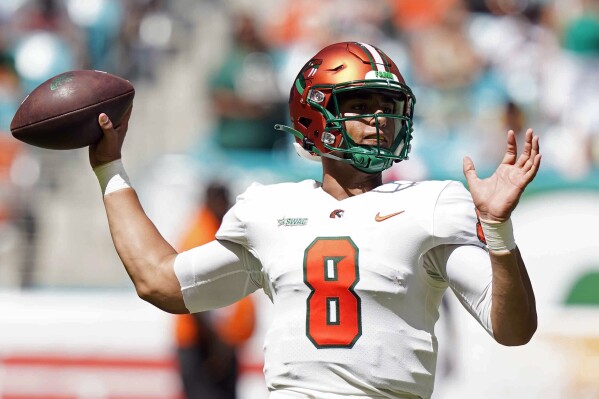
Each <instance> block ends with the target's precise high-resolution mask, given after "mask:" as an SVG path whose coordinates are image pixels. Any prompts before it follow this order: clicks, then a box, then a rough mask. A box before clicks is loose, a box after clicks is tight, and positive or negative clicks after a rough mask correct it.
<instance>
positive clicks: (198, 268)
mask: <svg viewBox="0 0 599 399" xmlns="http://www.w3.org/2000/svg"><path fill="white" fill-rule="evenodd" d="M476 225H477V218H476V213H475V208H474V205H473V203H472V199H471V196H470V194H469V192H468V191H467V190H466V189H465V188H464V186H463V185H462V184H461V183H458V182H452V181H428V182H422V183H414V182H392V183H387V184H385V185H383V186H380V187H378V188H377V189H375V190H373V191H370V192H367V193H364V194H360V195H357V196H353V197H350V198H347V199H345V200H342V201H338V200H336V199H334V198H333V197H331V196H330V195H329V194H327V193H326V192H324V191H323V190H322V188H321V184H320V183H319V182H316V181H313V180H306V181H303V182H300V183H282V184H275V185H268V186H262V185H258V184H254V185H252V186H251V187H250V188H249V189H248V190H247V191H246V192H245V193H244V194H242V195H240V196H239V197H238V199H237V202H236V204H235V206H234V207H233V208H232V209H231V210H230V211H229V212H228V213H227V215H226V216H225V218H224V220H223V224H222V226H221V228H220V230H219V231H218V233H217V239H218V240H219V243H218V244H217V243H212V244H209V245H208V247H207V248H204V249H202V248H201V247H200V248H198V249H196V250H191V251H188V253H183V254H181V255H179V256H178V258H177V261H176V263H175V271H176V272H177V276H178V277H179V280H180V282H181V286H182V291H183V294H184V298H185V302H186V305H187V307H188V309H189V310H190V311H192V312H193V311H200V310H204V309H206V308H209V307H214V306H224V305H226V304H228V303H230V302H233V301H235V300H236V299H238V298H240V297H242V296H244V295H247V294H249V293H251V292H253V291H255V290H256V289H259V288H262V289H263V290H264V292H265V293H266V294H267V295H268V296H269V297H270V299H271V300H272V302H273V304H274V315H273V318H272V320H273V322H272V325H271V326H270V327H269V329H268V332H267V334H266V337H265V342H264V357H265V363H264V373H265V377H266V383H267V385H268V388H269V390H271V391H272V394H271V398H272V399H278V398H341V397H344V398H347V397H350V398H353V397H356V398H415V397H421V398H429V397H430V396H431V394H432V388H433V382H434V374H435V367H436V355H437V340H436V338H435V335H434V325H435V322H436V321H437V319H438V317H439V310H438V309H439V305H440V302H441V298H442V296H443V293H444V291H445V289H446V288H447V287H448V286H449V287H451V288H452V289H453V290H454V292H456V294H457V296H458V298H459V299H460V301H461V302H462V303H463V304H464V305H465V306H466V308H467V309H468V311H469V312H470V313H472V314H473V315H474V316H475V317H476V318H477V320H478V321H479V322H480V323H481V324H482V325H483V327H485V328H486V329H487V331H489V332H490V333H492V332H491V323H490V303H491V300H490V290H491V268H490V261H489V258H488V256H487V253H486V251H485V250H484V249H483V248H484V245H483V244H482V243H481V241H480V240H479V239H478V238H477V234H476V232H477V227H476ZM216 245H220V246H223V245H224V246H225V247H226V248H227V250H228V251H230V253H231V254H233V255H231V259H229V260H226V259H224V258H226V256H220V255H217V254H219V253H221V252H220V251H221V250H219V249H217V248H215V246H216ZM209 248H212V249H209ZM211 251H212V252H211ZM212 255H214V256H212ZM215 257H219V258H223V259H222V260H220V261H214V260H213V258H215ZM205 265H208V266H205ZM215 297H216V298H215Z"/></svg>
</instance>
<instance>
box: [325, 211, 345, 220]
mask: <svg viewBox="0 0 599 399" xmlns="http://www.w3.org/2000/svg"><path fill="white" fill-rule="evenodd" d="M344 213H345V211H344V210H343V209H335V210H334V211H333V212H331V214H330V215H329V217H330V218H331V219H335V218H341V217H343V214H344Z"/></svg>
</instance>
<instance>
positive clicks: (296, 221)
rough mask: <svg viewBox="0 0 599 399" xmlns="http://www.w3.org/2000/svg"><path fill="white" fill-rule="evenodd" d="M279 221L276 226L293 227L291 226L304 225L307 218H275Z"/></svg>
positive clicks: (306, 222)
mask: <svg viewBox="0 0 599 399" xmlns="http://www.w3.org/2000/svg"><path fill="white" fill-rule="evenodd" d="M277 222H278V223H279V226H278V227H281V226H283V227H293V226H305V225H307V224H308V218H286V217H283V218H281V219H277Z"/></svg>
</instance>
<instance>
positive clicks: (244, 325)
mask: <svg viewBox="0 0 599 399" xmlns="http://www.w3.org/2000/svg"><path fill="white" fill-rule="evenodd" d="M229 207H230V201H229V189H228V188H227V186H226V185H224V184H221V183H218V182H211V183H210V184H208V186H207V187H206V190H205V195H204V203H203V205H202V206H201V207H200V208H199V209H198V210H197V212H196V214H195V215H194V216H193V217H192V218H191V221H190V222H191V223H190V225H189V226H188V229H187V231H186V232H185V233H184V234H183V237H182V241H181V245H180V250H181V251H186V250H189V249H191V248H194V247H196V246H198V245H202V244H205V243H208V242H210V241H212V240H214V235H215V234H216V232H217V231H218V228H219V227H220V224H221V221H222V218H223V216H224V215H225V213H226V212H227V211H228V210H229ZM254 325H255V309H254V302H253V300H252V298H251V297H245V298H243V299H242V300H240V301H238V302H236V303H234V304H232V305H230V306H227V307H224V308H220V309H216V310H212V311H207V312H200V313H194V314H182V315H177V316H175V326H174V328H175V340H176V344H177V359H178V361H179V373H180V376H181V381H182V384H183V391H184V394H185V398H186V399H235V398H236V386H237V378H238V374H239V370H238V363H239V359H238V349H239V348H240V347H241V346H242V345H243V344H244V343H245V342H246V341H247V340H248V339H249V338H250V337H251V336H252V333H253V331H254Z"/></svg>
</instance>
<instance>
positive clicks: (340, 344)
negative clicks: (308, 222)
mask: <svg viewBox="0 0 599 399" xmlns="http://www.w3.org/2000/svg"><path fill="white" fill-rule="evenodd" d="M359 280H360V274H359V271H358V248H357V247H356V245H355V244H354V242H353V241H352V240H351V238H349V237H333V238H330V237H326V238H325V237H319V238H317V239H315V240H314V241H313V242H312V244H310V245H309V246H308V248H306V251H305V253H304V282H305V283H306V285H307V286H308V287H309V288H310V290H311V291H312V292H311V293H310V295H309V296H308V300H307V315H306V334H307V335H308V338H309V339H310V340H311V341H312V343H313V344H314V345H315V346H316V347H317V348H351V347H352V346H353V345H354V344H355V343H356V341H357V340H358V338H359V337H360V335H361V334H362V321H361V314H360V312H361V308H360V297H359V296H358V295H357V294H356V293H355V292H354V287H355V286H356V284H357V283H358V281H359Z"/></svg>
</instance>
